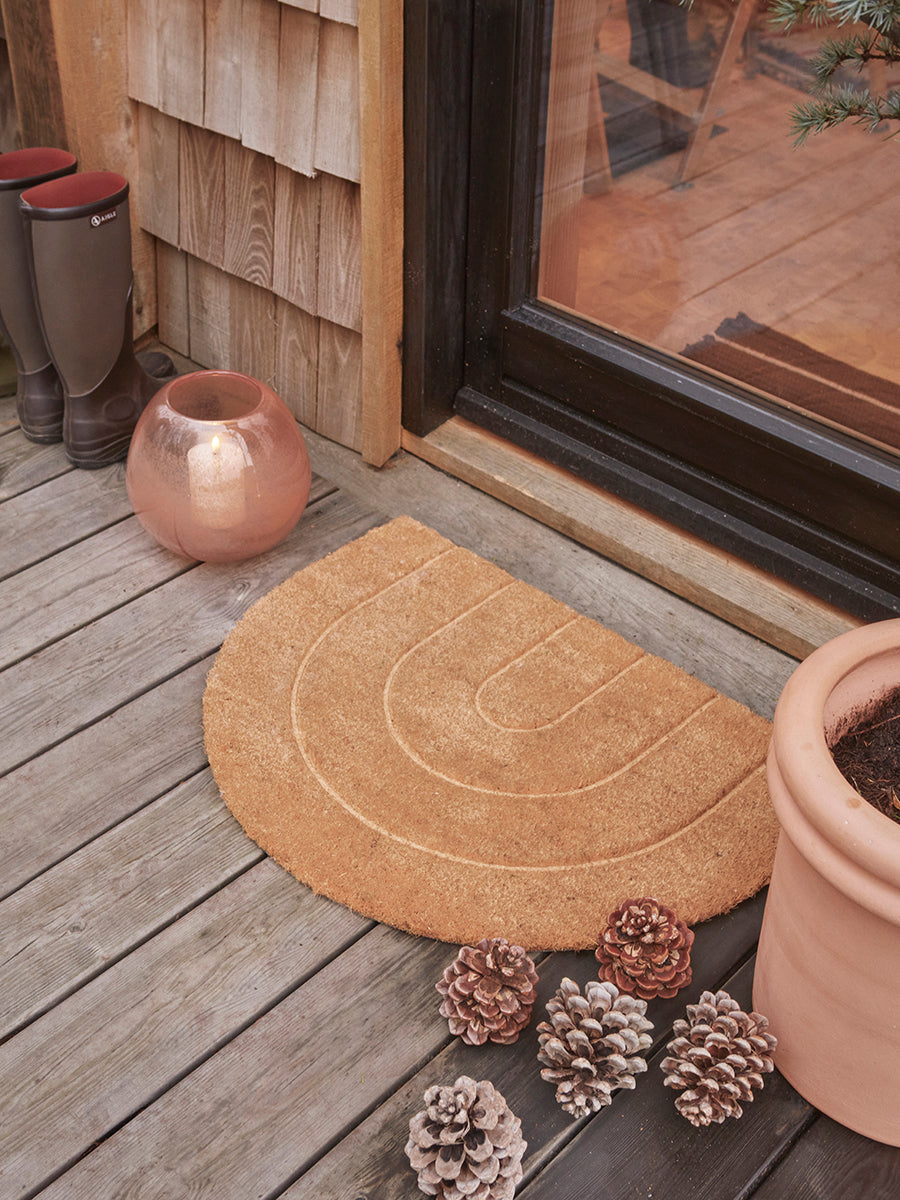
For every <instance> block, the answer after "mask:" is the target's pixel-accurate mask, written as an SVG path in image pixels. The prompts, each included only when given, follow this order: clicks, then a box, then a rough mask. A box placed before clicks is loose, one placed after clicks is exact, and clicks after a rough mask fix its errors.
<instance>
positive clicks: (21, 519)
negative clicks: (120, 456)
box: [0, 464, 131, 579]
mask: <svg viewBox="0 0 900 1200" xmlns="http://www.w3.org/2000/svg"><path fill="white" fill-rule="evenodd" d="M124 480H125V476H124V468H123V467H122V466H121V464H120V465H118V466H115V467H104V468H103V469H102V470H99V471H68V472H66V473H65V474H64V475H58V476H56V477H54V478H52V479H49V480H47V481H46V482H43V483H42V484H41V486H40V487H33V488H31V489H30V490H29V491H27V492H22V493H21V494H20V495H18V496H13V498H12V499H11V500H6V501H4V504H3V510H2V511H3V520H2V521H0V579H2V578H4V577H5V576H7V575H11V574H12V573H13V572H14V571H21V570H22V569H23V568H24V567H28V566H31V564H32V563H36V562H40V561H41V559H43V558H47V557H48V555H50V554H56V552H57V551H58V550H63V549H64V548H65V547H66V546H71V545H73V544H74V543H75V542H80V541H81V540H82V538H86V537H90V536H91V534H93V533H97V532H98V531H99V530H101V529H105V528H106V527H107V526H109V525H114V524H115V523H116V522H117V521H123V520H124V519H125V518H126V517H130V516H131V505H130V504H129V503H128V496H127V495H126V492H125V482H124Z"/></svg>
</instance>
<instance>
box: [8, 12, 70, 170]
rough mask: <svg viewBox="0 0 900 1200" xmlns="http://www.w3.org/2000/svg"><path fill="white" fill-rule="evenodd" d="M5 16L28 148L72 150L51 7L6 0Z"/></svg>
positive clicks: (21, 125) (22, 132)
mask: <svg viewBox="0 0 900 1200" xmlns="http://www.w3.org/2000/svg"><path fill="white" fill-rule="evenodd" d="M0 12H2V15H3V26H4V29H5V31H6V42H7V46H8V49H9V61H10V68H11V70H12V81H13V94H14V95H15V98H16V112H17V113H18V118H19V132H20V135H21V139H22V145H23V146H58V147H59V148H60V149H62V150H68V149H69V143H68V135H67V131H66V119H65V110H64V107H63V94H62V85H61V82H60V77H59V63H58V61H57V57H56V40H55V38H54V32H53V13H52V6H51V2H50V0H0ZM10 149H12V147H10Z"/></svg>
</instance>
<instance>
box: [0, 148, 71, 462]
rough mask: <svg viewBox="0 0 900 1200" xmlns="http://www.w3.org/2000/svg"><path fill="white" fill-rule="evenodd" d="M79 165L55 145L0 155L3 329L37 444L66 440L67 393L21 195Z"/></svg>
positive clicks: (19, 403) (25, 428)
mask: <svg viewBox="0 0 900 1200" xmlns="http://www.w3.org/2000/svg"><path fill="white" fill-rule="evenodd" d="M76 166H77V163H76V161H75V155H74V154H69V153H68V151H66V150H57V149H54V148H52V147H49V146H39V147H34V148H32V149H28V150H11V151H10V152H9V153H8V154H0V261H2V264H3V265H2V269H0V329H2V330H3V334H4V336H5V338H6V340H7V342H8V343H9V347H10V349H11V350H12V352H13V358H14V359H15V361H16V370H17V372H18V383H17V387H16V411H17V412H18V415H19V424H20V426H21V427H22V432H23V433H24V434H25V436H26V437H27V438H30V439H31V440H32V441H33V442H58V441H60V439H61V438H62V430H63V388H62V384H61V382H60V379H59V375H58V374H57V372H56V368H55V367H54V365H53V362H52V361H51V358H50V352H49V350H48V349H47V343H46V342H45V341H44V334H43V331H42V329H41V323H40V318H39V316H38V311H37V307H36V306H35V302H34V295H33V292H32V285H31V270H30V267H29V263H28V249H27V245H26V241H25V230H24V227H23V224H22V215H21V213H20V212H19V196H20V195H21V194H22V192H23V191H24V190H25V189H26V188H30V187H34V186H35V185H36V184H39V183H44V182H46V181H48V180H51V179H57V178H59V177H60V176H62V175H70V174H71V173H72V172H73V171H74V170H75V168H76Z"/></svg>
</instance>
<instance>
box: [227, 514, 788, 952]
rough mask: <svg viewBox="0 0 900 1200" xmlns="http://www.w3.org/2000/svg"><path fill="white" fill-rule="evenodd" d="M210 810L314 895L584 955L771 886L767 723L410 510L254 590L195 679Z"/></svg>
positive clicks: (374, 912)
mask: <svg viewBox="0 0 900 1200" xmlns="http://www.w3.org/2000/svg"><path fill="white" fill-rule="evenodd" d="M204 724H205V730H206V745H207V751H208V754H209V761H210V765H211V767H212V770H213V774H214V775H215V778H216V781H217V783H218V785H219V787H220V789H221V791H222V795H223V797H224V799H225V802H226V803H227V804H228V806H229V808H230V809H231V811H232V812H233V813H234V815H235V816H236V817H237V819H238V820H239V821H240V823H241V824H242V825H243V827H244V829H245V830H246V831H247V833H249V835H250V836H251V837H252V838H253V839H254V840H255V841H256V842H258V843H259V845H260V846H261V847H262V848H263V849H264V850H265V851H267V853H268V854H270V855H271V856H272V857H273V858H274V859H276V860H277V861H278V862H279V863H281V864H282V865H283V866H284V867H286V868H287V869H288V870H289V871H291V872H292V873H293V874H294V875H296V876H297V878H298V879H301V880H302V881H303V882H304V883H306V884H308V885H309V886H310V887H311V888H313V889H314V891H316V892H318V893H323V894H324V895H326V896H330V897H331V898H332V899H335V900H339V901H341V902H342V903H344V904H346V905H348V906H349V907H351V908H353V909H355V910H356V911H357V912H360V913H362V914H364V915H366V916H370V917H374V918H376V919H378V920H379V921H385V922H387V923H389V924H391V925H395V926H398V927H399V928H402V929H406V930H410V931H411V932H413V933H418V934H425V935H428V936H430V937H435V938H439V939H442V940H444V941H449V942H458V943H462V942H475V941H477V940H479V939H480V938H482V937H486V936H498V937H506V938H508V939H509V940H510V941H512V942H515V943H518V944H520V945H523V946H525V947H526V948H530V949H533V950H539V949H544V950H551V949H575V948H579V949H580V948H586V947H589V946H593V945H595V944H596V938H597V935H598V933H599V931H600V928H601V927H602V925H603V924H604V923H605V921H606V917H607V916H608V914H609V913H610V912H611V911H612V910H613V908H614V907H615V906H616V905H617V904H618V903H619V902H620V901H621V900H623V899H625V898H626V897H633V896H637V895H641V896H645V895H652V896H656V897H657V898H659V899H660V900H662V901H663V902H664V903H666V904H668V905H670V906H671V907H673V908H675V910H676V911H677V912H678V913H679V915H680V916H681V917H683V918H684V919H685V920H687V921H688V922H689V923H694V922H696V921H699V920H703V919H704V918H706V917H709V916H712V915H713V914H715V913H718V912H722V911H725V910H727V909H729V908H731V907H732V906H733V905H735V904H737V903H738V902H739V901H740V900H742V899H744V898H745V897H747V896H749V895H752V894H753V893H754V892H756V891H757V890H758V889H759V888H760V887H761V886H762V884H764V883H765V882H766V880H767V879H768V876H769V873H770V870H771V864H772V858H773V854H774V846H775V838H776V832H777V825H776V819H775V816H774V814H773V811H772V809H771V806H770V803H769V800H768V796H767V791H766V786H765V778H764V758H765V753H766V745H767V741H768V737H769V725H768V723H767V722H766V721H764V720H763V719H762V718H760V717H757V716H754V715H753V714H752V713H751V712H750V711H749V710H747V709H746V708H743V707H742V706H741V705H739V704H737V703H736V702H734V701H732V700H728V699H726V698H724V697H722V696H720V695H718V694H717V693H716V692H715V691H713V689H712V688H710V687H707V686H706V685H705V684H703V683H700V682H699V681H698V680H697V679H694V678H693V677H692V676H690V675H688V674H686V673H685V672H684V671H682V670H680V669H679V668H677V667H674V666H672V664H671V663H668V662H666V661H664V660H663V659H660V658H656V657H654V656H651V655H648V654H645V653H644V652H643V651H642V650H640V649H639V648H638V647H637V646H634V645H631V644H630V643H629V642H627V641H625V640H624V639H622V638H621V637H619V636H618V635H616V634H614V633H610V632H609V631H608V630H606V629H604V628H602V627H601V626H600V625H598V624H596V622H594V621H591V620H589V619H588V618H586V617H583V616H579V615H578V614H577V613H576V612H574V611H573V610H572V609H570V608H568V607H567V606H566V605H564V604H562V603H560V602H559V601H557V600H554V599H552V598H550V597H549V596H547V595H545V594H544V593H542V592H540V591H538V590H537V589H535V588H533V587H530V586H529V585H527V584H525V583H521V582H518V581H516V580H514V579H513V578H512V577H511V576H509V575H507V574H506V573H505V572H504V571H502V570H500V569H499V568H498V567H496V566H494V565H492V564H491V563H489V562H486V561H485V560H484V559H481V558H479V557H478V556H477V555H475V554H472V553H471V552H469V551H467V550H463V549H460V548H459V547H457V546H454V545H453V543H452V542H449V541H447V540H446V539H445V538H443V537H441V536H440V535H439V534H437V533H435V532H433V531H432V530H430V529H427V528H425V527H424V526H422V525H420V524H418V523H417V522H415V521H413V520H412V519H410V518H408V517H401V518H399V519H397V520H395V521H392V522H391V523H390V524H388V525H385V526H383V527H381V528H378V529H375V530H372V531H371V532H370V533H368V534H366V535H365V537H363V538H360V539H359V540H358V541H355V542H352V543H350V544H348V545H346V546H344V547H342V548H341V549H340V550H337V551H336V552H335V553H333V554H331V555H329V556H328V557H327V558H323V559H322V560H321V561H319V562H316V563H313V564H312V565H311V566H309V567H307V568H306V569H305V570H302V571H299V572H298V573H297V574H296V575H294V576H293V577H292V578H290V579H288V580H287V581H286V582H285V583H283V584H281V586H280V587H278V588H276V589H275V590H274V591H273V592H271V593H270V594H269V595H267V596H265V597H264V598H263V599H262V600H260V601H258V602H257V603H256V604H254V605H253V606H252V607H251V608H250V609H249V610H248V612H247V613H246V615H245V616H244V617H243V619H242V620H241V621H239V622H238V624H237V625H236V626H235V628H234V630H233V631H232V633H231V634H230V635H229V636H228V638H227V640H226V641H225V644H224V646H223V647H222V650H221V651H220V653H219V655H218V658H217V660H216V663H215V666H214V667H213V669H212V671H211V672H210V675H209V680H208V683H207V687H206V693H205V696H204Z"/></svg>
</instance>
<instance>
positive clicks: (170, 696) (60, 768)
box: [0, 656, 214, 899]
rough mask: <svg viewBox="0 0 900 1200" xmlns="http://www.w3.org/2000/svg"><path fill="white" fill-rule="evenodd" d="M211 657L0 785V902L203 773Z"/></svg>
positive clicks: (2, 781) (38, 759)
mask: <svg viewBox="0 0 900 1200" xmlns="http://www.w3.org/2000/svg"><path fill="white" fill-rule="evenodd" d="M213 661H214V658H213V656H210V657H208V658H205V659H201V660H200V662H199V663H197V664H196V665H195V666H193V667H190V668H188V670H186V671H182V672H180V673H179V674H177V675H175V676H173V678H171V679H167V680H166V681H165V682H164V683H162V684H160V686H159V687H157V688H154V689H152V690H151V691H149V692H145V693H144V694H143V695H141V696H139V697H138V698H137V699H136V700H133V701H132V702H131V703H130V704H126V705H123V706H122V707H121V708H118V709H116V710H115V712H113V713H111V714H110V715H109V716H108V717H105V718H104V719H103V720H101V721H98V722H96V723H95V724H93V725H90V726H88V728H87V729H83V730H81V732H79V733H77V734H75V735H74V736H73V737H70V738H67V739H66V740H65V741H64V742H61V743H60V744H59V745H57V746H54V748H53V749H52V750H48V751H47V752H46V753H45V754H42V755H40V757H38V758H35V759H32V760H31V761H30V762H28V763H26V764H25V765H24V766H23V767H20V768H19V769H18V770H17V771H12V772H10V774H8V775H4V776H0V862H2V863H3V872H2V876H0V899H2V898H3V897H4V896H6V895H8V894H9V893H11V892H13V891H15V890H16V888H19V887H21V886H22V884H24V883H27V882H28V880H29V879H31V878H33V877H34V876H35V875H38V874H39V873H40V872H42V871H46V870H47V869H48V868H50V867H52V866H54V865H55V864H56V863H58V862H61V861H62V860H63V859H64V858H66V857H67V855H69V854H72V853H74V851H76V850H78V849H79V848H80V847H81V846H83V845H84V844H85V843H86V842H88V841H90V840H91V839H92V838H95V837H98V836H99V835H100V834H102V833H105V832H106V831H107V830H108V829H110V828H112V827H113V826H114V825H116V824H118V822H119V821H122V820H124V819H125V818H126V817H129V816H131V815H132V813H135V812H137V811H138V809H140V808H143V807H144V805H145V804H149V803H150V801H151V800H155V799H156V798H157V797H158V796H161V795H162V794H163V793H164V792H167V791H169V790H170V789H172V788H174V787H175V785H176V784H177V783H179V782H180V781H181V780H183V779H186V778H187V777H189V776H191V775H196V774H197V772H198V771H200V770H201V769H202V768H203V767H204V766H205V765H206V754H205V751H204V748H203V722H202V717H201V703H202V699H203V689H204V687H205V685H206V676H207V673H208V672H209V669H210V667H211V666H212V664H213Z"/></svg>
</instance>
